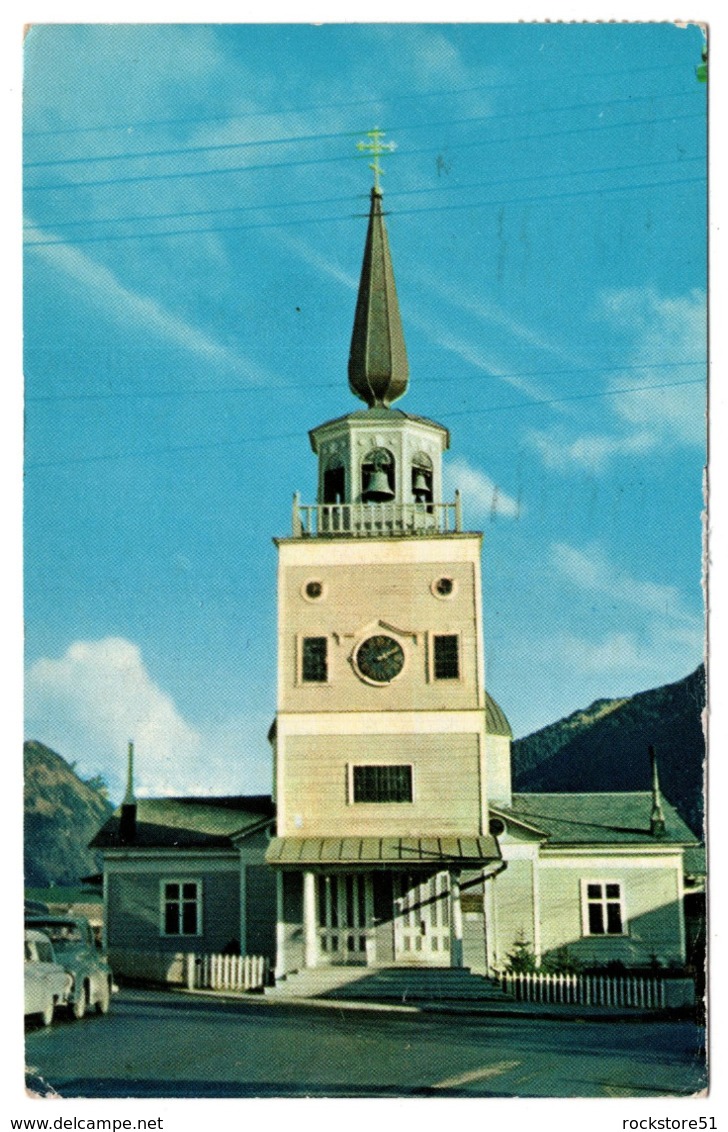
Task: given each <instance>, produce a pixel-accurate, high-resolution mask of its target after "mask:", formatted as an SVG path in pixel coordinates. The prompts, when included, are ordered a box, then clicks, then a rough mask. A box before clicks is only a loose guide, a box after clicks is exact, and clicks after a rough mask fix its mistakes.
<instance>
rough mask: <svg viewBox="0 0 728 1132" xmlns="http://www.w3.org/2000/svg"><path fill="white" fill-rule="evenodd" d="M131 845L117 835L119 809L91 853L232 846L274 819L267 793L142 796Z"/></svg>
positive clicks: (94, 843) (94, 840)
mask: <svg viewBox="0 0 728 1132" xmlns="http://www.w3.org/2000/svg"><path fill="white" fill-rule="evenodd" d="M136 806H137V818H136V836H135V838H134V841H133V842H132V844H131V845H130V844H128V843H124V842H122V840H121V837H120V835H119V819H120V816H121V807H119V809H117V810H116V811H115V812H114V813H113V814H112V816H111V817H110V818H109V820H108V821H107V822H106V824H105V825H104V826H103V827H102V828H101V829H100V830H99V832H98V833H97V834H96V836H95V838H94V839H93V841H92V842H91V848H93V849H119V848H131V847H135V848H180V849H190V848H208V849H210V848H232V847H233V845H234V839H235V838H236V837H239V836H244V835H245V834H246V833H249V832H250V831H251V830H252V829H254V828H256V827H257V826H259V825H261V824H264V823H265V821H266V820H271V819H272V818H273V817H274V816H275V807H274V805H273V801H272V799H271V797H270V795H269V794H261V795H248V796H240V797H225V798H140V799H138V801H137V803H136Z"/></svg>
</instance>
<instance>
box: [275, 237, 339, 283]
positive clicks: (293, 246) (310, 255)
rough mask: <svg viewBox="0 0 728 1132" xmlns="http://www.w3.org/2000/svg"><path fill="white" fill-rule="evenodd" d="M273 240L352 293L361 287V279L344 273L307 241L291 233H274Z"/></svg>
mask: <svg viewBox="0 0 728 1132" xmlns="http://www.w3.org/2000/svg"><path fill="white" fill-rule="evenodd" d="M271 238H272V239H275V240H277V241H278V243H279V244H281V245H282V246H283V247H284V248H286V250H287V251H289V252H293V253H294V255H297V256H298V257H299V259H302V260H303V262H304V263H306V264H308V266H309V267H313V268H315V269H316V270H317V271H320V272H321V273H322V274H323V275H328V276H329V278H330V279H334V280H335V281H336V282H337V283H341V284H342V285H343V286H344V287H346V288H347V289H348V290H350V291H356V290H357V288H358V286H359V277H358V276H357V275H352V274H351V272H349V271H344V270H343V268H341V267H339V266H338V265H337V264H336V263H334V262H333V261H332V260H331V259H328V258H327V257H326V256H325V255H322V254H321V252H319V251H317V250H316V248H314V247H312V246H311V245H310V244H308V243H306V241H305V240H300V239H299V238H298V237H297V236H292V235H291V234H290V232H274V233H272V236H271Z"/></svg>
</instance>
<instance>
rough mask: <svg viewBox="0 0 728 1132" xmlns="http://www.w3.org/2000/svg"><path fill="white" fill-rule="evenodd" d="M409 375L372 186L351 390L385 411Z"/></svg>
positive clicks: (376, 189) (376, 192) (379, 205)
mask: <svg viewBox="0 0 728 1132" xmlns="http://www.w3.org/2000/svg"><path fill="white" fill-rule="evenodd" d="M408 375H409V369H408V365H407V351H406V349H405V344H404V334H403V333H402V320H401V318H400V314H399V304H398V302H397V290H396V287H395V284H394V271H393V269H392V257H391V254H390V251H389V241H388V239H387V229H386V227H385V224H384V216H383V214H382V193H381V190H380V189H379V187H378V186H375V187H374V188H373V189H372V192H371V208H370V211H369V227H368V229H367V238H366V244H365V247H364V260H363V262H362V268H361V279H360V281H359V295H358V297H357V301H356V314H355V315H354V330H353V332H352V336H351V350H350V352H349V386H350V388H351V390H352V392H353V393H355V394H356V396H357V397H360V398H361V399H362V401H366V403H367V405H368V406H369V408H370V409H372V408H381V407H385V408H388V407H389V405H390V404H391V403H392V401H396V400H397V398H398V397H401V396H402V394H403V393H404V392H405V391H406V389H407V379H408Z"/></svg>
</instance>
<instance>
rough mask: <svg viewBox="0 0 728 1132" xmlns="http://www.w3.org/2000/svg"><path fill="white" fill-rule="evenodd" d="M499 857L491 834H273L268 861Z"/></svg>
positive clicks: (405, 862) (465, 861)
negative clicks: (307, 835)
mask: <svg viewBox="0 0 728 1132" xmlns="http://www.w3.org/2000/svg"><path fill="white" fill-rule="evenodd" d="M500 857H501V854H500V850H499V848H498V843H497V842H496V840H495V838H494V837H490V836H488V837H273V838H271V843H270V845H269V847H268V851H267V853H266V855H265V859H266V861H267V862H268V864H269V865H327V866H328V865H337V864H341V865H355V864H359V865H387V866H394V865H401V866H402V867H403V868H404V867H406V866H409V867H411V866H412V865H432V864H434V865H437V866H439V867H446V866H447V865H448V864H457V865H459V866H462V867H465V866H467V865H472V866H473V867H478V866H481V865H484V864H487V863H488V862H490V861H499V860H500Z"/></svg>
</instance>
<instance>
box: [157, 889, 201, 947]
mask: <svg viewBox="0 0 728 1132" xmlns="http://www.w3.org/2000/svg"><path fill="white" fill-rule="evenodd" d="M161 897H162V901H161V903H162V935H200V933H201V932H202V882H201V881H199V880H163V881H162V882H161Z"/></svg>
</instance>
